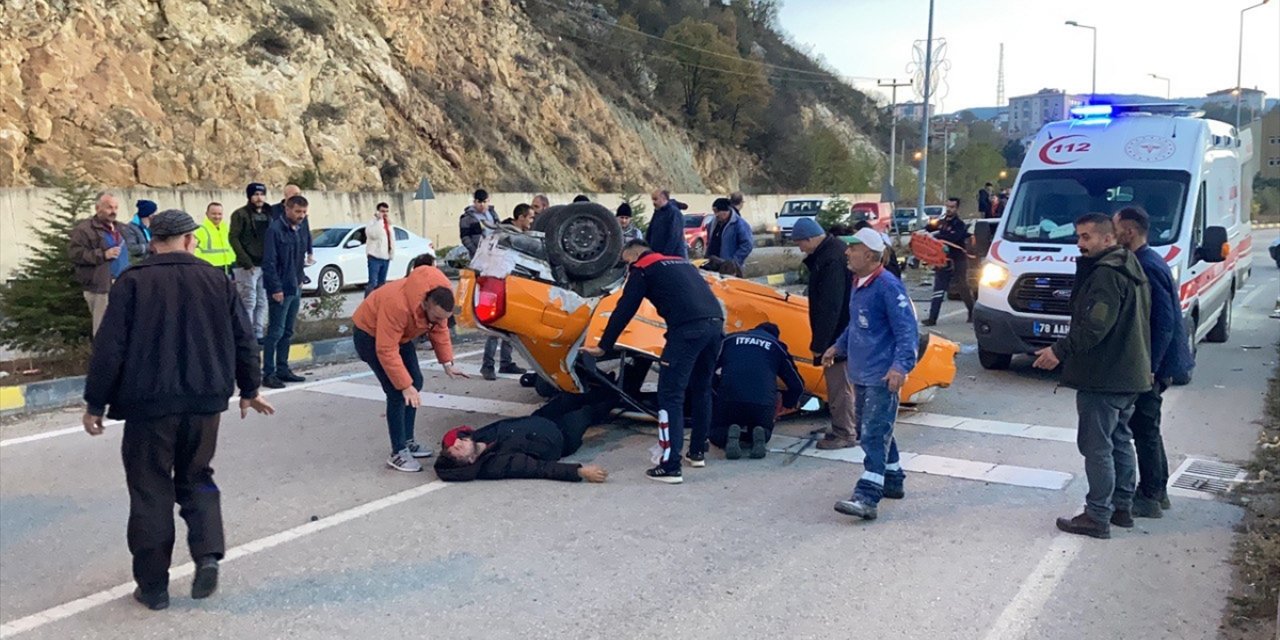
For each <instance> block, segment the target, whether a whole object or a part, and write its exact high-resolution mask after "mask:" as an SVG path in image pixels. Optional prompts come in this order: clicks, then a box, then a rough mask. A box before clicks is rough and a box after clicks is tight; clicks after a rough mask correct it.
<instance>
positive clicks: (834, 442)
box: [814, 435, 858, 451]
mask: <svg viewBox="0 0 1280 640" xmlns="http://www.w3.org/2000/svg"><path fill="white" fill-rule="evenodd" d="M814 446H815V447H817V448H818V449H822V450H823V451H834V450H836V449H851V448H853V447H856V446H858V443H857V442H854V441H853V440H850V439H848V438H841V437H839V436H834V435H829V436H828V437H826V438H823V439H821V440H819V441H818V444H816V445H814Z"/></svg>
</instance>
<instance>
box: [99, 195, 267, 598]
mask: <svg viewBox="0 0 1280 640" xmlns="http://www.w3.org/2000/svg"><path fill="white" fill-rule="evenodd" d="M198 228H199V225H197V224H196V222H195V220H193V219H192V218H191V216H189V215H187V214H186V213H184V212H182V211H177V210H173V209H170V210H168V211H164V212H161V213H159V214H156V215H155V216H154V218H153V220H152V222H151V238H152V240H151V250H152V253H153V255H151V256H150V257H148V258H147V259H146V260H143V261H142V262H140V263H138V264H136V265H134V266H133V267H131V268H130V269H128V270H127V271H125V272H124V273H123V274H121V276H120V278H119V279H118V280H116V282H115V285H114V286H112V288H111V299H110V303H109V305H108V308H107V314H106V317H105V318H104V319H103V325H102V328H101V329H100V330H99V331H98V334H97V335H96V336H95V337H94V341H93V359H92V360H91V362H90V365H89V373H88V377H87V378H86V379H85V386H84V400H85V404H86V405H87V406H86V408H85V413H84V417H83V420H82V421H83V423H84V430H85V431H86V432H88V433H89V435H91V436H97V435H101V434H102V433H103V431H104V426H103V415H104V414H105V415H106V416H107V417H110V418H114V419H117V420H124V435H123V443H122V445H121V452H122V457H123V458H124V470H125V483H126V484H127V485H128V487H129V527H128V541H129V552H130V553H132V554H133V578H134V580H135V581H136V582H137V584H138V588H137V590H136V591H134V594H133V596H134V599H136V600H137V601H138V602H140V603H142V604H143V605H145V606H146V607H147V608H149V609H152V610H159V609H164V608H166V607H168V606H169V563H170V559H171V556H172V554H173V544H174V523H173V505H174V504H175V503H177V504H178V505H179V506H180V507H181V509H180V511H179V514H180V515H181V516H182V518H183V520H186V523H187V544H188V546H189V547H190V548H191V557H192V559H193V560H194V561H195V564H196V570H195V578H194V580H193V581H192V584H191V597H192V598H197V599H199V598H207V597H209V596H210V595H212V594H213V592H214V590H216V589H217V586H218V561H219V560H221V559H222V556H223V554H224V553H225V551H226V544H225V541H224V539H223V533H222V509H221V502H220V498H219V493H218V486H217V485H216V484H214V482H213V469H212V468H210V467H209V463H210V461H211V460H212V459H213V452H214V448H215V446H216V444H217V437H218V423H219V421H220V419H221V417H222V415H221V414H222V412H224V411H226V410H227V404H228V402H227V401H228V399H229V398H230V397H231V394H232V393H233V392H234V391H235V389H236V388H237V387H239V390H240V417H241V418H243V417H245V416H246V415H248V412H249V410H250V409H253V410H254V411H257V412H258V413H264V414H271V413H274V411H275V410H274V409H273V408H272V407H271V405H270V404H268V403H267V401H266V400H264V399H263V398H262V397H261V396H260V395H258V386H259V384H260V383H261V378H260V375H261V374H260V372H259V369H258V345H257V343H256V341H255V340H254V337H253V328H252V327H251V326H250V325H249V317H248V315H246V313H245V309H244V306H243V304H242V303H241V301H240V297H239V296H238V295H237V294H236V288H235V284H233V283H232V282H231V281H230V280H227V277H226V276H225V275H224V274H223V273H222V271H220V270H219V269H217V268H215V267H213V266H211V265H210V264H209V263H207V262H205V261H204V260H201V259H199V258H197V257H195V256H194V255H192V253H193V252H194V251H195V248H196V239H195V235H194V234H195V231H196V229H198Z"/></svg>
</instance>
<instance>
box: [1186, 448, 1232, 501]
mask: <svg viewBox="0 0 1280 640" xmlns="http://www.w3.org/2000/svg"><path fill="white" fill-rule="evenodd" d="M1246 475H1247V474H1246V473H1245V470H1244V469H1242V468H1240V467H1239V466H1236V465H1234V464H1229V463H1226V462H1218V461H1217V460H1209V459H1206V458H1195V457H1189V458H1187V459H1186V460H1184V461H1183V462H1182V465H1181V466H1179V467H1178V470H1177V471H1174V472H1173V474H1172V475H1170V476H1169V493H1170V494H1172V495H1178V496H1183V497H1188V498H1203V499H1210V498H1213V497H1214V496H1218V495H1222V494H1224V493H1226V492H1228V491H1230V490H1231V488H1232V487H1233V486H1235V485H1236V484H1238V483H1240V482H1243V481H1244V479H1245V476H1246Z"/></svg>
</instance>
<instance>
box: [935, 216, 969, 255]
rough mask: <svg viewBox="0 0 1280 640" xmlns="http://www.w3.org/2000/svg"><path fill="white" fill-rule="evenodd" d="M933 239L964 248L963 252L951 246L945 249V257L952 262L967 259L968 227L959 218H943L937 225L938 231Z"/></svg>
mask: <svg viewBox="0 0 1280 640" xmlns="http://www.w3.org/2000/svg"><path fill="white" fill-rule="evenodd" d="M934 237H936V238H937V239H939V240H942V241H943V242H950V243H951V244H954V245H957V246H960V247H965V249H963V250H962V249H957V248H955V247H951V246H948V247H947V257H948V258H950V259H951V261H952V262H964V261H966V260H968V259H969V255H968V253H966V252H967V251H968V246H969V225H968V223H966V222H965V221H964V220H961V219H960V216H956V217H954V218H948V217H947V216H943V217H942V220H940V221H939V223H938V231H937V233H935V234H934Z"/></svg>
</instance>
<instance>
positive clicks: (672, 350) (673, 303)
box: [583, 240, 724, 484]
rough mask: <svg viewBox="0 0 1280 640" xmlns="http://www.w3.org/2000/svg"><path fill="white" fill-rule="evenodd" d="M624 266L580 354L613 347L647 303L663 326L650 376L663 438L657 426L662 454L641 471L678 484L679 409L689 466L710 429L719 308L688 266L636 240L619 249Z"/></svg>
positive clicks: (701, 455) (700, 454)
mask: <svg viewBox="0 0 1280 640" xmlns="http://www.w3.org/2000/svg"><path fill="white" fill-rule="evenodd" d="M622 259H623V260H625V261H626V262H627V263H628V264H630V265H631V268H630V269H629V270H628V273H627V284H626V285H625V286H624V287H623V289H622V299H620V300H619V301H618V306H617V308H616V309H614V311H613V316H612V317H610V318H609V324H608V325H606V326H605V329H604V335H602V336H601V337H600V345H599V346H598V347H589V348H586V349H583V351H584V352H585V353H587V354H589V355H593V356H596V357H599V356H603V355H604V353H605V352H606V351H608V350H610V349H613V346H614V343H615V342H617V340H618V336H620V335H621V334H622V330H623V329H625V328H626V326H627V323H628V322H630V321H631V318H632V317H634V316H635V315H636V311H638V310H639V309H640V303H642V302H644V300H645V299H648V300H649V302H651V303H653V306H654V307H655V308H656V309H657V310H658V315H659V316H662V319H663V321H664V322H666V324H667V335H666V339H667V342H666V345H665V346H664V347H663V349H662V361H661V362H660V363H659V364H660V366H661V369H660V370H659V372H658V409H659V413H660V415H661V412H665V413H666V417H667V428H666V431H667V433H668V437H666V438H664V437H663V430H662V429H661V428H660V429H659V434H658V442H659V444H661V445H662V449H663V450H662V454H661V457H660V459H659V460H660V461H659V463H658V465H657V466H656V467H654V468H652V469H649V470H648V471H646V472H645V475H646V476H648V478H649V479H650V480H656V481H658V482H665V483H667V484H680V483H681V482H684V477H683V475H682V474H681V470H680V451H681V449H682V448H683V446H684V408H685V402H686V400H687V401H688V406H689V408H690V413H691V415H690V416H689V417H690V423H691V428H692V430H693V434H692V437H691V438H690V439H689V453H688V460H689V464H690V465H692V466H694V467H703V466H706V464H707V463H706V452H707V429H708V427H709V426H710V424H711V377H712V375H714V373H715V368H716V357H717V356H718V355H719V353H720V341H721V340H722V339H723V338H724V311H723V310H722V309H721V308H720V302H719V301H718V300H716V297H715V295H714V294H712V293H711V287H710V286H708V285H707V281H706V280H703V279H702V274H701V273H699V272H698V268H697V267H695V266H693V263H691V262H689V261H687V260H685V259H683V258H678V257H673V256H665V255H662V254H660V253H655V252H653V251H651V250H650V249H649V245H648V243H646V242H645V241H644V240H632V241H630V242H628V243H627V245H626V247H624V248H623V250H622Z"/></svg>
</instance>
